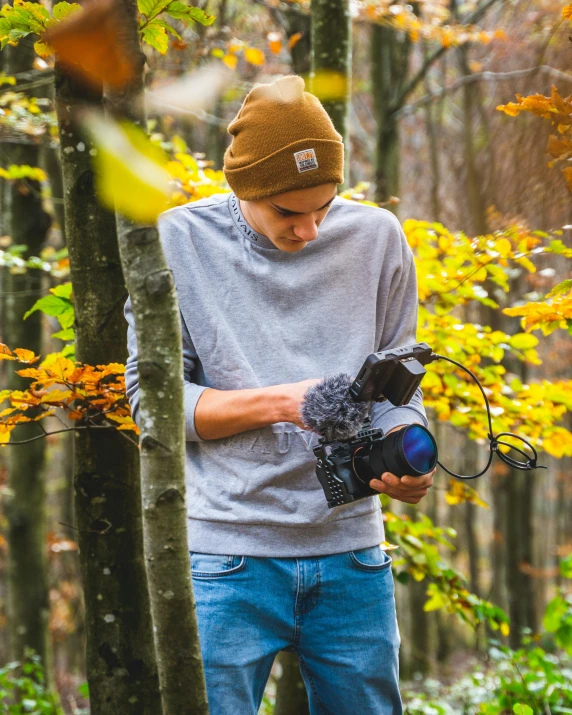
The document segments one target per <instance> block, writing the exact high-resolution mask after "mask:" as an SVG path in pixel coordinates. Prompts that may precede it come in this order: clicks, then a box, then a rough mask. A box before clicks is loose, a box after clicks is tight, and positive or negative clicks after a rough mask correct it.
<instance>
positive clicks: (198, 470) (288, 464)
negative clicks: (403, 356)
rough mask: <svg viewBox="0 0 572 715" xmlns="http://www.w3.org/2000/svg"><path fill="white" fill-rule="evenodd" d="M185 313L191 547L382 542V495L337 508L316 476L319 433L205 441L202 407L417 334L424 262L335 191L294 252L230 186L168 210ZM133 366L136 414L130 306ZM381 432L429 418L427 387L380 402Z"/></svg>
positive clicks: (387, 225) (390, 229)
mask: <svg viewBox="0 0 572 715" xmlns="http://www.w3.org/2000/svg"><path fill="white" fill-rule="evenodd" d="M159 232H160V236H161V243H162V245H163V249H164V251H165V254H166V257H167V261H168V263H169V266H170V268H171V270H172V272H173V276H174V280H175V284H176V288H177V296H178V301H179V307H180V313H181V326H182V334H183V358H184V379H185V385H184V389H185V415H186V438H187V444H186V449H187V462H186V467H187V480H186V482H187V510H188V517H189V548H190V549H191V550H192V551H199V552H206V553H215V554H233V555H251V556H274V557H280V556H283V557H286V556H317V555H325V554H332V553H339V552H342V551H351V550H355V549H360V548H365V547H368V546H373V545H375V544H378V543H380V542H381V541H383V539H384V529H383V520H382V516H381V510H380V503H379V499H378V497H369V498H366V499H362V500H360V501H358V502H355V503H354V504H345V505H343V506H339V507H335V508H333V509H328V506H327V504H326V499H325V496H324V493H323V491H322V488H321V486H320V484H319V482H318V479H317V477H316V474H315V464H316V460H315V456H314V453H313V452H312V448H313V447H314V446H315V445H316V444H317V443H318V439H319V437H318V436H317V435H316V434H314V433H312V432H309V431H305V430H302V429H300V428H299V427H297V426H296V425H294V424H293V423H290V422H279V423H276V424H273V425H271V426H269V427H264V428H261V429H254V430H249V431H247V432H242V433H240V434H237V435H234V436H231V437H226V438H223V439H215V440H203V439H201V438H200V437H199V435H198V434H197V431H196V429H195V422H194V413H195V406H196V404H197V401H198V399H199V397H200V396H201V394H202V393H203V391H204V390H205V389H206V388H207V387H212V388H215V389H217V390H239V389H244V388H254V387H266V386H268V385H277V384H283V383H289V382H297V381H299V380H305V379H309V378H321V377H326V376H327V375H335V374H337V373H340V372H347V373H349V374H350V375H357V372H358V370H359V368H360V367H361V365H362V363H363V362H364V360H365V358H366V357H367V356H368V355H369V354H370V353H371V352H376V351H379V350H382V349H385V348H389V347H395V346H400V345H406V344H408V343H413V342H415V328H416V321H417V305H418V303H417V285H416V274H415V264H414V262H413V255H412V253H411V249H410V248H409V246H408V244H407V242H406V240H405V236H404V234H403V231H402V229H401V226H400V224H399V222H398V220H397V219H396V218H395V216H394V215H393V214H392V213H391V212H389V211H386V210H385V209H380V208H376V207H372V206H366V205H363V204H358V203H354V202H352V201H348V200H346V199H342V198H340V197H336V198H335V199H334V201H333V203H332V205H331V208H330V209H329V211H328V213H327V215H326V217H325V219H324V221H323V222H322V224H321V225H320V228H319V233H318V236H317V238H316V239H315V240H314V241H311V242H310V243H308V244H307V245H306V246H305V248H304V249H302V251H300V252H298V253H287V252H285V251H281V250H280V249H278V248H276V247H275V246H274V245H273V244H272V243H271V241H270V240H269V239H268V238H267V237H266V236H263V235H261V234H259V233H256V232H255V231H254V230H253V229H252V228H251V227H250V226H249V224H248V223H247V222H246V221H245V219H244V217H243V216H242V213H241V211H240V206H239V202H238V200H237V198H236V196H235V195H234V194H217V195H214V196H211V197H209V198H207V199H201V200H200V201H197V202H194V203H189V204H187V205H185V206H180V207H177V208H174V209H171V210H169V211H166V212H165V213H164V214H162V215H161V216H160V217H159ZM125 317H126V319H127V322H128V333H127V336H128V347H129V359H128V361H127V368H126V373H125V379H126V386H127V395H128V398H129V402H130V404H131V409H132V412H133V418H134V420H135V421H136V422H137V424H139V422H138V420H139V413H138V409H139V386H138V376H137V342H136V337H135V329H134V321H133V313H132V309H131V301H130V300H129V299H128V300H127V302H126V304H125ZM371 417H372V423H373V426H375V427H380V428H381V429H383V430H384V431H387V430H389V429H391V428H392V427H396V426H398V425H401V424H410V423H414V422H418V423H420V424H423V425H426V426H427V419H426V416H425V411H424V409H423V403H422V393H421V390H420V389H418V390H417V392H416V394H415V395H414V397H413V399H412V400H411V402H410V403H409V404H408V405H407V406H403V407H397V408H396V407H394V406H393V405H392V404H391V403H389V402H383V403H375V404H374V405H373V407H372V410H371Z"/></svg>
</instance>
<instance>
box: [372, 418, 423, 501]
mask: <svg viewBox="0 0 572 715" xmlns="http://www.w3.org/2000/svg"><path fill="white" fill-rule="evenodd" d="M402 427H405V425H400V426H399V427H394V428H393V429H392V430H389V432H388V433H387V434H391V432H396V431H397V430H400V429H401V428H402ZM435 472H436V468H435V469H434V470H433V471H432V472H428V473H427V474H423V475H422V476H420V477H411V476H403V477H401V479H400V478H399V477H396V476H395V474H391V472H384V473H383V474H382V475H381V480H380V479H372V480H371V482H370V483H369V486H370V487H371V488H372V489H375V490H376V491H378V492H380V493H381V494H387V496H389V497H391V498H392V499H397V500H398V501H402V502H405V503H406V504H418V503H419V502H420V501H421V499H423V497H424V496H425V495H426V494H427V492H428V490H429V488H430V487H432V486H433V475H434V474H435Z"/></svg>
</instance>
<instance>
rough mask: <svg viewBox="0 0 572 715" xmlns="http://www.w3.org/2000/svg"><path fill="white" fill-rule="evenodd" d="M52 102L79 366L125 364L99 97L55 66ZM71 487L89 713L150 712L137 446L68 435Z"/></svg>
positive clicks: (150, 650) (153, 670) (114, 436)
mask: <svg viewBox="0 0 572 715" xmlns="http://www.w3.org/2000/svg"><path fill="white" fill-rule="evenodd" d="M56 106H57V113H58V122H59V128H60V137H61V162H62V173H63V181H64V202H65V203H64V205H65V220H66V237H67V243H68V249H69V257H70V273H71V280H72V284H73V294H74V303H75V311H76V325H75V327H76V351H77V360H79V361H82V362H85V363H87V364H91V365H98V364H104V363H110V362H118V363H124V362H125V361H126V359H127V344H126V331H127V326H126V322H125V319H124V317H123V306H124V303H125V300H126V298H127V290H126V288H125V282H124V279H123V274H122V269H121V262H120V258H119V250H118V245H117V232H116V225H115V217H114V215H113V213H110V212H109V211H106V210H105V209H103V208H102V207H101V206H100V205H99V203H98V201H97V198H96V195H95V188H94V173H93V169H92V165H91V154H90V152H91V151H92V148H93V147H92V145H91V143H90V140H89V137H87V136H86V135H85V134H84V133H83V132H82V131H80V129H79V127H78V124H77V122H76V120H75V116H76V113H77V111H78V110H79V109H82V108H86V107H88V106H89V107H92V108H99V109H101V108H102V106H103V99H102V92H101V90H99V91H97V90H89V91H88V90H87V89H86V88H85V87H84V86H82V85H81V84H80V83H79V82H77V81H76V80H74V79H72V78H71V77H70V76H69V75H67V74H65V73H64V72H62V71H60V70H59V69H58V70H57V73H56ZM74 484H75V517H76V527H77V539H78V542H79V558H80V566H81V574H82V581H83V587H84V594H85V607H86V637H87V653H86V663H87V678H88V683H89V691H90V700H91V712H92V715H118V713H121V714H122V715H124V714H125V715H127V714H129V713H132V714H133V715H134V714H135V713H137V714H138V715H139V713H145V714H148V715H158V714H160V712H161V705H160V698H159V685H158V677H157V667H156V663H155V655H154V644H153V633H152V624H151V613H150V608H149V598H148V590H147V581H146V575H145V565H144V559H143V537H142V527H141V491H140V480H139V458H138V451H137V447H136V445H135V444H133V443H129V441H128V440H127V439H126V438H125V436H124V435H122V434H121V433H120V432H117V431H115V430H91V431H90V430H83V431H78V432H76V434H75V474H74Z"/></svg>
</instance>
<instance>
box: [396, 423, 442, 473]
mask: <svg viewBox="0 0 572 715" xmlns="http://www.w3.org/2000/svg"><path fill="white" fill-rule="evenodd" d="M401 446H402V450H403V456H404V457H405V459H406V460H407V462H408V463H409V464H410V465H411V466H412V467H413V469H414V470H415V471H416V472H418V473H419V474H427V473H428V472H430V471H431V470H432V469H433V467H434V466H435V464H436V463H437V445H436V444H435V440H434V439H433V437H432V435H431V433H430V432H429V431H428V430H426V429H425V427H422V426H421V425H409V426H408V427H407V428H406V429H404V430H403V442H402V445H401Z"/></svg>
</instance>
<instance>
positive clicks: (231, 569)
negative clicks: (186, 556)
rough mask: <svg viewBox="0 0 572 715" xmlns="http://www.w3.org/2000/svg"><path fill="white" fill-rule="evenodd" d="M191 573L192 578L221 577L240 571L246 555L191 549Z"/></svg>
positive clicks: (243, 566)
mask: <svg viewBox="0 0 572 715" xmlns="http://www.w3.org/2000/svg"><path fill="white" fill-rule="evenodd" d="M190 556H191V573H192V576H193V578H222V577H224V576H230V575H231V574H233V573H237V572H238V571H242V569H244V568H245V566H246V561H247V557H246V556H227V555H224V554H203V553H199V552H197V551H191V552H190Z"/></svg>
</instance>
